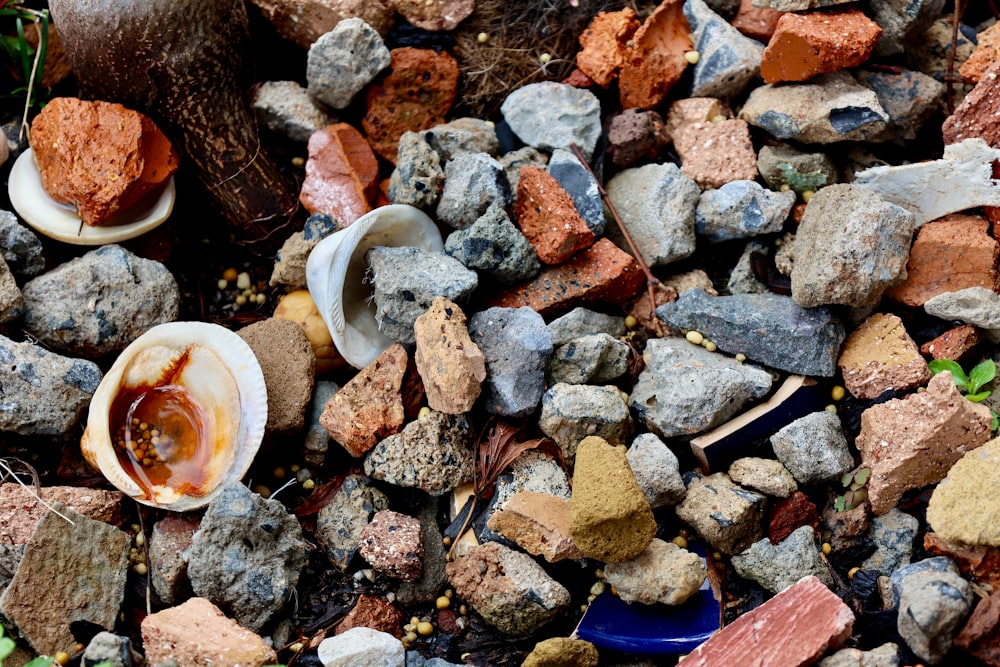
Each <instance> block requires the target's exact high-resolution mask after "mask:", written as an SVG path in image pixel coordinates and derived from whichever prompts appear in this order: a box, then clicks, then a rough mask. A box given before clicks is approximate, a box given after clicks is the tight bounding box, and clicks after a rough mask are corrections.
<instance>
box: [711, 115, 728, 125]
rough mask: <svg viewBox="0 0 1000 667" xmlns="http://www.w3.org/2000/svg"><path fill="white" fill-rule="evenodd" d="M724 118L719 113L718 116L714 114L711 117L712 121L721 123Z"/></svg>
mask: <svg viewBox="0 0 1000 667" xmlns="http://www.w3.org/2000/svg"><path fill="white" fill-rule="evenodd" d="M724 120H727V119H726V117H725V116H723V115H722V114H721V113H720V114H719V115H718V116H715V117H713V118H712V122H713V123H721V122H722V121H724Z"/></svg>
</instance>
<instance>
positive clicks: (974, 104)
mask: <svg viewBox="0 0 1000 667" xmlns="http://www.w3.org/2000/svg"><path fill="white" fill-rule="evenodd" d="M941 135H942V137H944V143H945V145H946V146H948V145H951V144H957V143H959V142H960V141H964V140H965V139H972V138H975V137H979V138H980V139H982V140H983V141H985V142H986V143H988V144H989V145H990V146H994V147H996V146H1000V62H995V63H993V64H992V65H990V67H989V69H987V70H986V72H984V73H983V76H982V78H981V79H980V80H979V83H977V84H976V87H975V88H973V89H972V91H971V92H970V93H969V94H968V95H966V96H965V98H963V99H962V102H961V103H960V104H959V105H958V106H957V107H956V108H955V111H954V112H953V113H952V114H951V115H950V116H948V117H947V118H945V120H944V124H943V125H942V126H941ZM995 172H996V168H994V173H995Z"/></svg>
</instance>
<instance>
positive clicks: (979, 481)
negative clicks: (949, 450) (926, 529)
mask: <svg viewBox="0 0 1000 667" xmlns="http://www.w3.org/2000/svg"><path fill="white" fill-rule="evenodd" d="M998 466H1000V438H994V439H993V440H990V441H989V442H987V443H986V444H985V445H983V446H982V447H979V448H977V449H974V450H972V451H970V452H966V454H965V456H963V457H962V458H960V459H959V460H958V461H957V462H956V463H955V465H953V466H952V467H951V470H949V471H948V476H947V477H946V478H945V479H944V480H943V481H942V482H941V483H940V484H938V486H937V488H936V489H934V493H933V494H932V495H931V499H930V502H929V503H928V505H927V523H929V524H930V526H931V527H932V528H933V529H934V532H935V533H937V534H938V536H940V537H941V538H942V539H944V540H946V541H948V542H957V543H961V544H968V545H981V546H990V547H995V546H1000V480H998V479H997V477H996V474H995V471H996V470H997V468H998Z"/></svg>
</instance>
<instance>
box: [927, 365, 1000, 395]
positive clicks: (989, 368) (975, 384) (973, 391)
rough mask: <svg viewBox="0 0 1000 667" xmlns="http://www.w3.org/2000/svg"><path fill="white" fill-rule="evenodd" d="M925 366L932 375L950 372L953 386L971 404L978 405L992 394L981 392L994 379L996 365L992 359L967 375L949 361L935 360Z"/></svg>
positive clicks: (989, 390)
mask: <svg viewBox="0 0 1000 667" xmlns="http://www.w3.org/2000/svg"><path fill="white" fill-rule="evenodd" d="M927 366H928V367H929V368H930V369H931V373H934V375H937V374H938V373H940V372H942V371H951V377H952V379H953V380H954V381H955V385H956V386H957V387H958V388H959V389H961V390H963V391H964V392H965V397H966V398H967V399H969V400H970V401H972V402H973V403H978V402H980V401H981V400H983V399H984V398H986V397H987V396H989V395H990V394H992V393H993V391H992V390H991V389H987V390H985V391H981V390H982V389H983V387H984V386H986V385H987V384H989V383H990V382H992V381H993V378H994V377H996V374H997V365H996V363H994V361H993V360H992V359H987V360H986V361H983V362H980V363H978V364H976V365H975V366H974V367H973V369H972V370H971V371H969V374H968V375H966V374H965V371H963V370H962V367H961V366H959V365H958V363H956V362H954V361H952V360H951V359H935V360H934V361H932V362H930V363H929V364H927Z"/></svg>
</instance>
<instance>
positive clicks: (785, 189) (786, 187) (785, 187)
mask: <svg viewBox="0 0 1000 667" xmlns="http://www.w3.org/2000/svg"><path fill="white" fill-rule="evenodd" d="M778 189H779V190H780V191H782V192H788V191H789V190H791V189H792V186H790V185H789V184H788V183H782V184H781V185H780V186H779V187H778Z"/></svg>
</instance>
